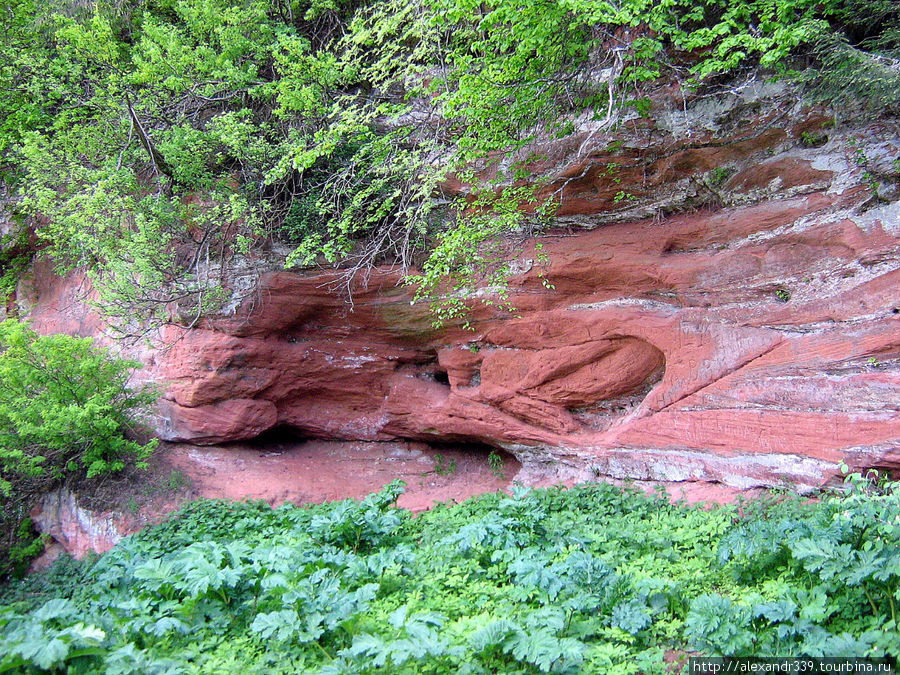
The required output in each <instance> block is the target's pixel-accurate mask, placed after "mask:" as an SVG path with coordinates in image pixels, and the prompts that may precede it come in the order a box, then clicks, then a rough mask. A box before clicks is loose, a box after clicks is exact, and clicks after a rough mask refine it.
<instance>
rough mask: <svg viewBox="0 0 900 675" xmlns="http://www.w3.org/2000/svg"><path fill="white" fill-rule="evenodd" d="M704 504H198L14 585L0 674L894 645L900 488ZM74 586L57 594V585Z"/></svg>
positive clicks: (569, 500)
mask: <svg viewBox="0 0 900 675" xmlns="http://www.w3.org/2000/svg"><path fill="white" fill-rule="evenodd" d="M861 487H862V485H861V483H860V482H857V486H856V487H855V488H854V489H853V491H852V492H851V494H850V495H849V496H843V497H831V498H826V499H825V500H824V501H822V502H818V503H803V502H801V501H799V500H793V499H782V500H780V501H768V502H757V503H750V504H745V505H744V506H743V507H742V509H736V508H735V507H724V508H716V509H711V510H704V509H701V508H697V507H690V508H689V507H686V506H683V505H672V504H671V503H669V502H668V500H667V499H666V498H665V497H647V496H644V495H643V494H641V493H636V492H632V491H623V490H622V489H621V488H616V487H612V486H609V485H585V486H581V487H578V488H574V489H570V490H562V489H546V490H534V491H528V490H518V491H517V492H516V493H515V494H514V495H513V496H512V497H509V496H506V495H502V494H494V495H485V496H483V497H480V498H477V499H473V500H471V501H468V502H466V503H464V504H462V505H459V506H453V507H448V506H442V507H439V508H437V509H435V510H433V511H431V512H428V513H424V514H421V515H419V516H417V517H416V518H411V517H410V514H409V513H408V512H406V511H403V510H399V509H396V508H393V507H392V503H393V502H394V500H395V499H396V498H397V496H398V494H399V493H400V492H401V491H402V487H401V484H399V483H397V482H395V483H392V484H390V485H388V486H386V487H385V488H384V489H383V490H382V491H381V492H380V493H377V494H374V495H371V496H370V497H368V498H367V499H365V500H364V501H362V502H356V501H345V502H337V503H333V504H325V505H321V506H313V507H309V508H297V507H294V506H291V505H285V506H282V507H279V508H278V509H275V510H272V509H270V508H269V507H268V506H267V505H265V504H263V503H247V504H226V503H223V502H203V501H201V502H195V503H193V504H190V505H188V506H187V507H186V508H185V509H184V510H183V511H182V512H181V513H180V514H179V515H178V516H176V517H175V518H173V519H172V520H169V521H168V522H166V523H163V524H162V525H160V526H157V527H155V528H152V529H149V530H146V531H145V532H142V533H141V534H138V535H134V536H132V537H129V538H127V539H126V540H125V541H123V542H122V543H121V544H119V546H117V547H116V548H115V549H114V550H113V551H111V552H110V553H108V554H106V555H104V556H102V557H101V558H99V559H98V560H96V562H86V563H82V564H76V563H74V562H68V563H65V562H64V563H61V564H58V565H57V567H56V568H55V569H53V570H51V571H50V572H49V573H48V575H47V576H44V577H33V578H31V579H29V580H26V581H23V582H19V583H18V584H17V585H15V586H10V587H9V588H8V589H7V590H6V592H5V595H4V596H3V598H2V602H3V603H4V605H5V606H2V607H0V629H2V630H0V635H2V638H0V654H2V655H3V656H2V657H0V671H2V670H8V669H10V668H21V667H35V668H40V669H51V668H60V667H65V668H66V671H67V672H69V673H95V672H103V673H135V674H137V673H140V674H141V675H145V674H146V673H167V672H179V673H212V672H223V673H225V672H263V671H264V672H267V673H299V672H303V673H322V674H325V673H329V674H336V673H370V672H372V673H374V672H391V673H397V674H398V675H399V674H401V673H410V674H412V673H415V674H420V673H435V674H437V673H448V674H449V673H453V674H456V673H498V672H502V673H522V674H525V673H542V672H558V673H564V672H569V673H575V672H579V673H613V674H615V673H618V674H622V675H625V674H628V673H631V674H634V673H638V672H640V673H658V674H659V675H662V673H665V672H667V670H666V669H667V667H669V665H670V664H666V663H664V662H663V656H664V652H665V650H669V649H675V650H695V651H698V652H699V653H702V654H709V655H718V654H725V655H754V654H755V655H771V654H778V655H782V656H789V655H808V656H822V655H826V656H855V657H860V656H866V655H868V656H880V655H887V656H891V657H894V658H896V657H897V656H898V651H897V648H898V645H900V631H898V625H897V616H896V606H897V603H898V602H900V565H898V562H897V561H898V556H900V548H898V547H900V543H898V542H900V530H898V528H900V488H898V486H897V485H889V486H887V488H886V489H885V490H884V491H882V492H879V493H877V494H868V493H867V492H866V491H865V490H864V489H861ZM64 598H65V599H64Z"/></svg>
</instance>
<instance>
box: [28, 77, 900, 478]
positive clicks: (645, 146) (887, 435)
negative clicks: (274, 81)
mask: <svg viewBox="0 0 900 675" xmlns="http://www.w3.org/2000/svg"><path fill="white" fill-rule="evenodd" d="M656 105H657V106H658V109H657V110H655V111H654V119H651V120H644V119H633V120H630V121H629V120H626V122H625V124H624V125H623V127H622V130H620V131H618V132H616V134H615V135H613V136H611V135H609V134H607V135H605V136H604V135H603V134H596V133H595V131H596V130H592V129H591V128H590V126H589V125H588V124H587V123H585V125H583V126H582V127H581V129H580V133H578V134H576V135H575V136H573V137H572V138H570V139H568V140H567V141H561V142H558V143H556V144H555V145H553V146H548V150H547V152H546V153H545V156H546V159H544V160H542V163H541V164H538V165H535V166H534V168H535V169H536V170H538V171H539V172H540V173H542V174H543V175H545V176H547V177H548V178H550V182H549V187H547V188H546V189H547V190H548V191H552V192H554V193H556V194H557V195H559V197H560V199H561V205H560V210H559V224H560V227H559V228H558V229H556V230H553V231H550V232H548V233H547V234H545V235H543V236H541V237H540V238H539V241H540V243H541V244H542V245H543V253H546V255H547V258H548V260H547V261H546V262H544V261H543V256H542V255H539V254H538V252H537V251H535V249H534V244H535V241H536V240H531V241H529V242H527V243H526V244H525V246H524V248H523V249H522V250H521V251H520V252H519V254H518V258H517V261H516V263H515V268H516V269H517V270H519V272H518V273H517V274H516V276H515V277H514V278H513V280H512V287H513V293H512V295H511V297H510V300H511V303H512V304H513V305H514V306H515V307H516V312H515V313H505V312H503V311H501V310H499V309H497V308H487V307H484V306H480V305H476V306H475V309H474V310H473V316H472V325H473V327H474V330H473V331H466V330H462V329H461V328H458V327H450V328H445V329H443V330H440V331H438V330H435V329H433V328H432V327H431V317H430V315H429V313H428V309H427V306H425V304H424V303H416V304H412V302H411V300H412V292H411V291H410V290H408V289H405V288H403V287H398V286H397V282H398V276H397V275H396V274H395V273H393V272H391V271H389V270H383V271H381V273H376V274H374V275H373V276H372V277H371V278H370V279H369V281H368V285H367V286H366V287H363V286H362V285H360V286H359V287H358V288H357V289H356V291H355V293H354V296H353V305H352V308H351V306H350V305H348V304H347V303H346V302H345V301H344V299H343V298H342V297H341V296H340V295H339V294H338V293H336V292H334V291H333V290H331V288H332V287H333V282H334V281H335V276H334V275H333V274H331V273H317V274H293V273H287V272H273V273H270V274H268V275H267V276H265V277H264V279H263V280H262V285H261V291H260V293H259V294H258V296H257V297H255V298H254V299H253V302H252V303H251V302H247V303H245V304H244V305H243V306H242V307H240V308H239V309H238V311H237V312H236V313H235V314H234V315H233V316H229V317H223V318H219V319H215V320H210V321H208V322H206V323H205V324H203V325H202V327H200V328H195V329H193V330H190V331H184V330H182V329H179V328H177V327H169V328H168V329H167V334H166V338H167V340H168V341H169V342H170V343H171V346H170V347H169V348H167V349H166V350H164V351H159V352H156V353H150V352H146V351H145V352H144V353H143V357H144V358H145V360H147V361H148V362H150V363H151V366H152V368H151V369H150V371H149V373H150V374H151V375H152V376H153V377H154V378H156V379H158V380H160V381H163V382H165V383H166V393H165V396H164V400H163V402H162V404H161V407H160V415H161V416H160V423H159V425H158V426H159V429H158V430H159V433H160V434H161V435H162V436H163V437H164V438H166V439H169V440H176V441H187V442H191V443H199V444H204V443H206V444H209V443H219V442H223V441H228V440H239V439H248V438H252V437H254V436H256V435H258V434H260V433H261V432H263V431H265V430H267V429H270V428H273V427H280V426H285V427H291V428H293V429H296V430H298V431H300V432H302V433H304V434H306V435H308V436H310V437H317V438H323V439H346V440H391V439H410V440H420V441H429V440H446V439H453V440H457V441H467V440H469V441H477V442H481V443H487V444H490V445H494V446H497V447H502V448H505V449H507V450H509V451H510V452H512V453H513V454H515V456H516V457H517V459H518V460H519V461H520V462H521V463H522V470H521V472H520V475H519V479H520V480H524V481H526V482H545V481H546V480H548V479H550V478H554V477H556V478H559V479H560V480H563V479H565V480H576V479H591V478H594V477H598V476H604V475H605V476H610V477H614V478H619V479H621V478H635V479H640V480H673V481H698V480H704V481H718V482H721V483H725V484H727V485H730V486H735V487H752V486H762V485H777V484H782V483H792V484H795V485H797V486H798V487H800V488H801V489H805V488H810V487H814V486H818V485H821V484H823V483H825V482H827V481H828V480H829V479H831V478H832V477H834V476H835V475H837V474H838V465H839V463H840V462H846V463H847V464H848V465H850V466H851V467H880V468H885V469H900V412H898V410H900V203H898V202H884V201H879V200H876V199H875V198H873V197H872V194H871V191H872V189H873V186H872V185H871V183H872V181H873V180H875V181H876V182H878V181H880V184H881V185H893V184H895V183H896V182H897V178H898V173H900V170H898V168H897V167H898V166H900V164H898V162H897V161H896V160H898V159H900V133H898V127H897V125H892V124H889V123H888V122H883V121H882V122H879V123H877V124H873V125H871V126H870V127H866V128H850V129H839V130H836V129H833V128H830V127H828V126H827V124H826V121H827V120H826V118H825V117H824V116H823V115H822V114H821V113H819V112H817V111H815V110H812V109H808V108H805V107H804V106H803V105H802V104H801V103H799V102H798V101H797V98H796V96H795V95H794V94H793V93H792V92H790V91H785V90H781V89H777V88H776V89H774V90H769V89H766V88H765V87H761V86H758V87H757V88H756V89H753V90H752V91H751V90H747V91H745V92H743V93H742V94H739V95H736V94H735V93H734V92H731V93H729V94H723V95H722V96H721V97H717V98H711V99H701V100H699V101H696V102H693V103H692V104H691V106H690V107H689V108H688V109H687V110H686V111H685V110H682V109H681V108H677V107H676V106H675V105H674V104H672V105H669V104H666V103H665V101H664V100H661V101H657V103H656ZM667 105H668V107H667ZM809 131H816V132H822V133H825V134H827V136H828V141H827V143H826V144H825V145H824V146H822V147H817V148H806V147H803V143H802V139H803V134H804V133H805V132H809ZM851 139H856V140H855V141H854V143H856V145H852V144H851ZM613 140H615V141H617V142H618V146H617V149H616V150H615V152H613V151H612V150H610V149H609V143H610V142H611V141H613ZM588 141H591V144H590V147H587V148H586V149H584V146H585V144H586V143H587V142H588ZM601 141H602V142H601ZM857 148H859V149H860V150H861V151H862V152H863V153H864V155H865V157H866V158H867V163H866V165H865V166H863V165H861V164H860V161H859V155H858V153H857ZM611 165H614V166H611ZM490 171H491V167H485V168H484V171H483V174H484V175H488V174H490ZM864 173H867V175H865V176H864ZM873 176H874V178H873ZM445 189H446V190H448V191H451V192H452V191H465V190H466V186H465V185H462V184H460V183H454V182H453V181H449V182H448V184H447V185H446V186H445ZM620 193H623V194H624V195H625V197H622V196H620ZM882 193H884V191H882ZM673 212H676V215H668V214H670V213H673ZM35 285H36V286H38V287H39V286H40V284H39V283H37V284H35ZM26 295H27V294H26ZM35 295H36V296H37V297H36V298H35V299H34V302H33V305H34V308H33V312H32V315H33V316H34V318H35V321H36V323H37V325H38V326H39V328H41V329H42V330H47V331H51V330H58V329H59V328H60V327H63V328H65V329H67V330H71V329H74V331H75V332H79V331H80V332H92V331H94V330H95V326H93V325H92V324H91V321H90V320H89V319H87V318H85V317H81V318H79V317H78V316H77V315H76V314H77V312H76V310H71V311H68V312H67V311H66V310H64V309H63V308H62V307H61V303H62V300H61V298H64V297H67V296H66V292H65V291H63V290H59V289H56V290H52V291H51V290H49V289H45V290H44V291H43V292H40V293H35ZM73 306H74V305H73ZM77 311H82V310H77ZM73 312H75V313H73ZM61 317H62V318H61Z"/></svg>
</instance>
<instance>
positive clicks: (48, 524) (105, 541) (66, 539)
mask: <svg viewBox="0 0 900 675" xmlns="http://www.w3.org/2000/svg"><path fill="white" fill-rule="evenodd" d="M31 518H32V520H33V521H34V524H35V527H37V529H38V530H39V531H40V532H42V533H43V534H48V535H50V536H51V537H52V538H53V540H54V541H55V542H57V543H59V544H60V545H62V547H63V548H64V549H65V550H66V552H68V553H69V554H71V555H73V556H74V557H76V558H81V557H82V556H84V555H85V554H86V553H88V552H91V551H93V552H95V553H104V552H106V551H108V550H109V549H111V548H112V547H113V546H115V545H116V544H117V543H118V542H119V540H120V539H122V537H123V536H124V534H127V532H124V533H123V517H122V515H121V514H117V513H112V512H104V513H98V512H96V511H93V510H91V509H87V508H85V507H83V506H82V505H81V504H79V503H78V499H77V497H76V496H75V493H73V492H72V491H71V490H69V489H68V488H59V489H58V490H54V491H53V492H50V493H48V494H46V495H44V496H43V497H42V498H41V500H40V502H39V503H38V505H37V506H36V507H35V508H34V509H33V510H32V512H31Z"/></svg>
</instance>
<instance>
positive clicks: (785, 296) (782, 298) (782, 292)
mask: <svg viewBox="0 0 900 675" xmlns="http://www.w3.org/2000/svg"><path fill="white" fill-rule="evenodd" d="M775 299H776V300H777V301H778V302H788V301H790V299H791V292H790V291H789V290H788V289H786V288H779V289H778V290H776V291H775Z"/></svg>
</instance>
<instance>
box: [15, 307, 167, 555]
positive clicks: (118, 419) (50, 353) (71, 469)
mask: <svg viewBox="0 0 900 675" xmlns="http://www.w3.org/2000/svg"><path fill="white" fill-rule="evenodd" d="M138 367H139V364H138V363H136V362H133V361H124V360H120V359H115V358H113V357H111V356H110V354H109V353H108V352H107V351H106V350H104V349H98V348H96V347H94V346H93V341H92V340H91V339H89V338H73V337H70V336H68V335H50V336H42V337H39V336H38V335H37V334H36V333H35V332H34V331H32V330H31V329H29V328H28V327H27V326H26V325H25V324H23V323H20V322H18V321H15V320H12V319H10V320H7V321H4V322H2V323H0V500H2V502H3V507H4V518H3V521H2V523H3V529H4V532H9V531H13V532H17V533H18V536H15V537H13V539H15V541H16V542H18V543H16V544H14V546H13V548H14V552H13V554H9V555H10V556H11V558H12V559H13V561H14V562H15V561H16V558H18V559H19V561H21V560H24V559H25V557H26V556H24V554H22V555H19V553H16V551H19V552H21V551H22V549H23V547H24V548H25V549H27V550H28V551H30V552H31V553H33V552H35V551H36V550H37V546H36V544H33V543H31V542H32V539H33V538H32V537H31V535H30V525H29V526H27V527H26V526H25V525H24V524H23V523H24V522H25V518H24V517H25V513H27V510H28V508H30V506H31V505H32V503H33V499H34V498H35V496H36V495H37V494H39V493H41V492H43V491H45V490H46V489H47V488H48V487H49V486H50V485H52V484H53V483H54V482H59V481H61V480H64V479H67V478H73V477H87V478H91V477H94V476H100V475H104V474H109V473H113V472H116V471H121V470H122V469H124V468H125V466H126V462H127V461H129V460H131V459H134V460H137V462H138V465H139V466H140V463H141V460H142V459H144V458H146V457H147V456H148V455H149V454H150V452H152V450H153V449H154V448H155V446H156V442H155V441H152V442H150V443H148V444H146V445H142V444H140V443H138V442H136V441H133V440H129V439H128V438H126V437H125V435H124V434H125V433H126V432H127V431H129V430H131V429H133V421H132V415H133V414H134V413H136V412H138V411H140V409H141V408H142V407H143V406H145V405H148V404H149V403H151V402H152V401H153V400H154V397H153V395H152V394H151V393H150V392H149V391H147V390H142V389H138V390H132V389H129V388H128V386H127V385H128V380H129V378H130V376H131V373H132V372H133V371H134V369H135V368H138ZM23 528H24V529H23ZM6 558H7V554H6V552H4V556H3V561H2V565H3V566H2V567H0V571H2V572H3V573H5V572H6V571H7V564H8V563H7V560H6Z"/></svg>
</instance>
